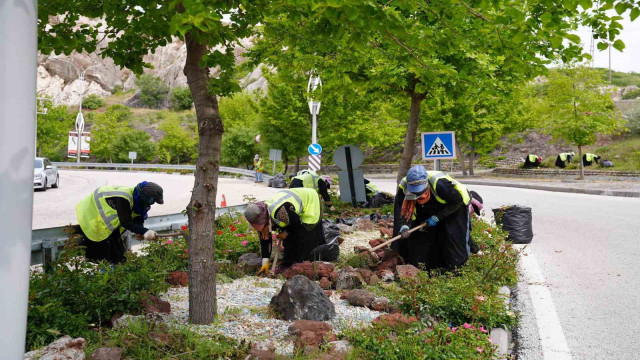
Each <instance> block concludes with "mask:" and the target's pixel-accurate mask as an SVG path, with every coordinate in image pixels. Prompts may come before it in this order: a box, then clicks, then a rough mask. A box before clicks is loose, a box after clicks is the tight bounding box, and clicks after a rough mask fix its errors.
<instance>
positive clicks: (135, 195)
mask: <svg viewBox="0 0 640 360" xmlns="http://www.w3.org/2000/svg"><path fill="white" fill-rule="evenodd" d="M155 203H158V204H164V200H163V198H162V188H161V187H160V185H158V184H156V183H152V182H146V181H143V182H141V183H139V184H138V185H136V186H135V187H128V186H119V185H112V186H101V187H99V188H97V189H96V190H95V191H94V192H92V193H91V194H89V195H87V196H86V197H85V198H84V199H82V200H81V201H80V202H79V203H78V205H76V216H77V217H78V223H79V224H80V234H81V235H82V238H83V242H82V245H83V246H85V247H86V251H85V255H86V257H87V259H89V260H92V261H100V260H106V261H108V262H111V263H113V264H118V263H121V262H123V261H125V260H126V259H125V257H124V253H125V251H126V246H125V244H124V242H123V241H122V238H121V235H122V233H123V232H124V231H125V230H129V231H131V232H132V233H134V234H138V235H141V236H142V237H143V238H144V240H154V239H155V238H156V232H155V231H153V230H149V229H146V228H145V227H144V226H143V224H144V220H146V219H147V212H148V211H149V209H150V208H151V205H153V204H155Z"/></svg>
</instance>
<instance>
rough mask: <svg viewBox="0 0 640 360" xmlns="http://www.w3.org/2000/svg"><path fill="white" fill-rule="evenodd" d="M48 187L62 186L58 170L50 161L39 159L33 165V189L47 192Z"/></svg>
mask: <svg viewBox="0 0 640 360" xmlns="http://www.w3.org/2000/svg"><path fill="white" fill-rule="evenodd" d="M47 186H51V187H52V188H54V189H56V188H57V187H58V186H60V175H58V168H57V167H56V166H55V165H53V164H52V163H51V161H50V160H49V159H47V158H41V157H37V158H36V159H35V161H34V163H33V188H34V189H41V190H42V191H46V190H47Z"/></svg>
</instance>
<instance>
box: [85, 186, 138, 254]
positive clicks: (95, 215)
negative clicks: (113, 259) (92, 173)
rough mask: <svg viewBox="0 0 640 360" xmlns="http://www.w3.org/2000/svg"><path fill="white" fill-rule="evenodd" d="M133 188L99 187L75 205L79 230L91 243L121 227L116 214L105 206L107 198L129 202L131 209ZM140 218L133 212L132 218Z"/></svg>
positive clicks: (112, 209) (122, 229) (122, 230)
mask: <svg viewBox="0 0 640 360" xmlns="http://www.w3.org/2000/svg"><path fill="white" fill-rule="evenodd" d="M133 189H134V188H133V187H128V186H119V185H114V186H101V187H99V188H97V189H96V190H95V191H94V192H93V193H91V194H89V195H87V196H86V197H85V198H84V199H82V200H81V201H80V202H79V203H78V204H77V205H76V216H77V218H78V223H79V224H80V228H81V229H82V231H83V232H84V234H85V235H86V236H87V238H88V239H89V240H92V241H96V242H99V241H102V240H104V239H106V238H107V237H109V235H111V233H112V232H113V231H114V230H116V229H118V228H120V232H121V233H122V232H124V228H122V227H121V224H120V219H119V218H118V212H117V211H116V209H114V208H112V207H111V206H109V204H107V200H106V199H107V197H120V198H123V199H126V200H127V201H129V206H131V208H132V209H133ZM136 216H140V215H138V214H136V213H135V212H134V213H133V214H132V217H136Z"/></svg>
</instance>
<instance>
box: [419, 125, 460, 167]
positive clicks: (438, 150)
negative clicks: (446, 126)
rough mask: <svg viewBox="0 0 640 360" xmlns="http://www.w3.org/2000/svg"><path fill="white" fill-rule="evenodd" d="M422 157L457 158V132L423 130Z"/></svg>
mask: <svg viewBox="0 0 640 360" xmlns="http://www.w3.org/2000/svg"><path fill="white" fill-rule="evenodd" d="M420 137H421V138H422V159H423V160H438V159H455V158H456V133H455V131H440V132H423V133H422V134H421V135H420Z"/></svg>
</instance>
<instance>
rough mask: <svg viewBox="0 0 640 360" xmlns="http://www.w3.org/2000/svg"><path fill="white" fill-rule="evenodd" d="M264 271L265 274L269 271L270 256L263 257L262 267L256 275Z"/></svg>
mask: <svg viewBox="0 0 640 360" xmlns="http://www.w3.org/2000/svg"><path fill="white" fill-rule="evenodd" d="M262 273H264V274H265V275H267V274H268V273H269V258H262V267H261V268H260V270H258V273H257V274H256V275H260V274H262Z"/></svg>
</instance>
